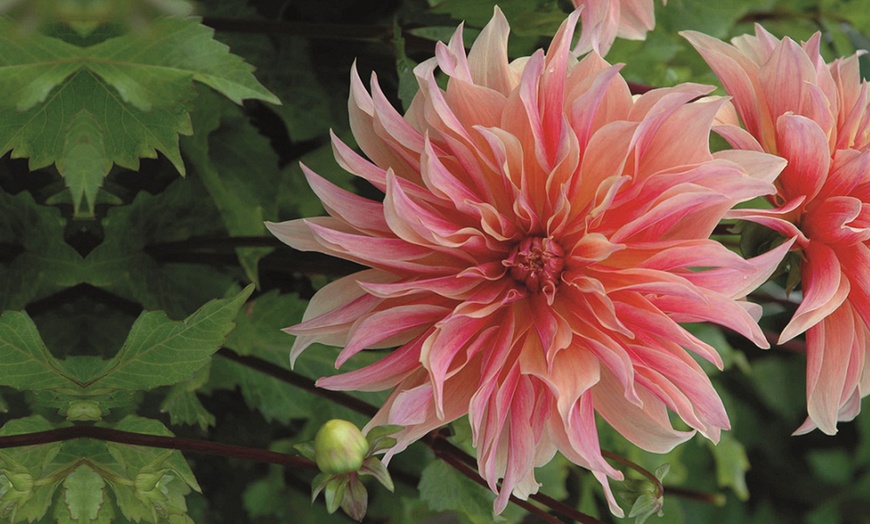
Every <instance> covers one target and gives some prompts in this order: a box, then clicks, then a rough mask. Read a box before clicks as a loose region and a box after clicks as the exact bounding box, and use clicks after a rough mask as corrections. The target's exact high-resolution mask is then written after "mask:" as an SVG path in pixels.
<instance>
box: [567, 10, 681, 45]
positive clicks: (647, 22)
mask: <svg viewBox="0 0 870 524" xmlns="http://www.w3.org/2000/svg"><path fill="white" fill-rule="evenodd" d="M573 2H574V7H582V8H583V10H582V11H581V14H580V23H581V31H580V40H579V41H578V42H577V45H576V46H575V47H574V53H575V54H578V55H581V54H584V53H588V52H589V51H592V50H594V51H595V52H596V53H598V54H600V55H601V56H604V55H606V54H607V52H608V51H610V47H611V46H612V45H613V42H614V41H615V40H616V38H617V37H618V38H625V39H628V40H643V39H644V38H646V34H647V32H648V31H652V30H653V29H654V28H655V26H656V18H655V9H654V7H655V5H654V2H653V0H573ZM666 3H667V0H662V4H666Z"/></svg>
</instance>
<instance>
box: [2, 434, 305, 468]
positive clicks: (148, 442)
mask: <svg viewBox="0 0 870 524" xmlns="http://www.w3.org/2000/svg"><path fill="white" fill-rule="evenodd" d="M79 438H90V439H95V440H103V441H107V442H117V443H119V444H128V445H133V446H148V447H151V448H163V449H174V450H178V451H186V452H192V453H202V454H206V455H218V456H221V457H231V458H239V459H244V460H253V461H256V462H266V463H268V464H279V465H281V466H289V467H293V468H304V469H310V470H312V471H318V469H317V464H315V463H314V462H312V461H310V460H308V459H306V458H304V457H300V456H298V455H286V454H284V453H276V452H274V451H267V450H262V449H256V448H248V447H244V446H236V445H232V444H221V443H219V442H208V441H205V440H196V439H189V438H180V437H165V436H162V435H146V434H143V433H132V432H129V431H120V430H117V429H111V428H104V427H100V426H85V425H79V426H69V427H65V428H58V429H50V430H48V431H39V432H36V433H22V434H20V435H9V436H4V437H0V449H4V448H14V447H20V446H33V445H39V444H49V443H52V442H62V441H66V440H73V439H79Z"/></svg>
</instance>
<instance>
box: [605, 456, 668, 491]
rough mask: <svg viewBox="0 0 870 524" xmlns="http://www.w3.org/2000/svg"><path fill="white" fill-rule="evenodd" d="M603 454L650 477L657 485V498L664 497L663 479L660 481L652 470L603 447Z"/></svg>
mask: <svg viewBox="0 0 870 524" xmlns="http://www.w3.org/2000/svg"><path fill="white" fill-rule="evenodd" d="M601 456H603V457H604V458H607V459H610V460H612V461H614V462H618V463H620V464H622V465H623V466H626V467H628V468H630V469H633V470H635V471H637V472H638V473H640V474H641V475H643V476H644V477H646V478H648V479H649V480H650V482H652V483H653V484H654V485H655V487H656V498H657V499H658V498H662V497H663V496H664V494H665V487H664V486H662V481H660V480H659V479H658V477H656V476H655V475H653V474H652V472H650V471H648V470H647V469H646V468H643V467H641V466H639V465H638V464H635V463H634V462H632V461H630V460H628V459H627V458H625V457H623V456H622V455H617V454H616V453H613V452H611V451H606V450H603V449H602V450H601Z"/></svg>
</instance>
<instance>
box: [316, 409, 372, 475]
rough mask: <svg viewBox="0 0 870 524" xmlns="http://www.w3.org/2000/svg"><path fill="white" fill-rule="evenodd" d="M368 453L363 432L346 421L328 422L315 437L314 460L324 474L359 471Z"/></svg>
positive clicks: (367, 444) (367, 445) (334, 420)
mask: <svg viewBox="0 0 870 524" xmlns="http://www.w3.org/2000/svg"><path fill="white" fill-rule="evenodd" d="M368 451H369V443H368V441H367V440H366V438H365V437H364V436H363V434H362V432H361V431H360V430H359V428H357V427H356V426H355V425H353V424H352V423H350V422H348V421H346V420H340V419H332V420H330V421H328V422H327V423H326V424H324V425H323V426H322V427H321V428H320V430H318V431H317V435H316V436H315V437H314V460H315V462H317V467H318V468H320V471H322V472H324V473H339V474H341V473H350V472H352V471H359V469H360V467H362V463H363V461H364V460H365V458H366V455H367V454H368Z"/></svg>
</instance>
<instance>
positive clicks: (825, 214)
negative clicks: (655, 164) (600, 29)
mask: <svg viewBox="0 0 870 524" xmlns="http://www.w3.org/2000/svg"><path fill="white" fill-rule="evenodd" d="M685 36H686V38H688V39H689V41H690V42H691V43H692V44H693V45H694V46H695V48H696V49H697V50H698V51H699V52H700V53H701V55H702V56H703V57H704V58H705V59H706V60H707V63H709V64H710V67H711V68H712V69H713V71H714V72H715V73H716V74H717V75H718V76H719V79H720V80H721V81H722V84H723V85H724V86H725V90H726V91H728V93H729V94H730V95H731V96H732V97H733V103H734V108H736V113H735V111H733V110H732V111H731V117H729V118H725V119H724V121H725V124H724V125H722V126H717V128H716V131H717V132H719V133H720V134H721V135H722V136H724V137H725V138H726V139H727V140H728V141H729V142H730V143H731V145H732V146H733V147H735V148H738V149H744V150H749V151H767V152H770V153H774V154H776V155H779V156H781V157H783V158H785V159H786V160H788V166H787V167H786V168H785V170H784V171H783V172H782V175H781V176H780V177H779V179H778V180H777V182H776V185H777V193H776V194H775V195H773V196H772V197H771V198H770V201H771V203H772V204H773V205H774V207H775V209H774V210H768V211H759V210H756V211H750V210H742V211H741V212H739V213H733V214H732V215H733V216H736V217H742V218H746V219H749V220H754V221H756V222H759V223H761V224H765V225H767V226H769V227H771V228H773V229H775V230H777V231H779V232H780V233H782V234H783V235H785V236H786V237H795V238H797V243H796V244H795V245H796V246H797V247H798V248H799V249H800V251H801V288H802V291H803V299H802V301H801V304H800V306H799V307H798V309H797V311H796V312H795V315H794V316H793V317H792V319H791V322H790V323H789V324H788V325H787V326H786V327H785V329H784V330H783V332H782V336H781V337H780V339H779V342H780V343H783V342H785V341H787V340H789V339H791V338H793V337H795V336H797V335H799V334H801V333H803V332H805V331H806V339H807V411H808V414H809V417H808V418H807V420H806V422H805V423H804V424H803V425H802V426H801V427H800V428H799V429H798V430H797V432H796V433H805V432H808V431H811V430H812V429H814V428H816V427H818V428H820V429H821V430H822V431H823V432H825V433H827V434H829V435H832V434H834V433H836V432H837V421H838V420H851V419H853V418H854V417H855V416H856V415H857V414H858V412H859V411H860V409H861V398H862V397H863V396H865V395H867V393H868V391H870V372H867V369H868V368H867V366H868V365H870V359H868V358H867V343H868V341H870V333H868V324H870V274H868V268H870V229H868V226H870V111H868V106H870V92H868V88H867V84H866V83H864V82H862V81H861V79H860V78H861V77H860V75H859V73H858V57H857V56H852V57H849V58H845V59H839V60H836V61H834V62H832V63H830V64H826V63H825V61H824V59H823V58H822V57H821V55H820V54H819V42H820V39H821V35H820V34H819V33H816V34H815V35H813V37H812V38H811V39H810V40H809V41H808V42H806V43H805V44H803V45H798V44H797V43H795V42H794V41H792V40H790V39H788V38H785V39H783V40H779V39H777V38H775V37H774V36H773V35H771V34H770V33H768V32H767V31H765V30H764V29H763V28H762V27H761V26H756V31H755V36H748V35H745V36H742V37H738V38H735V39H734V40H733V43H734V45H733V46H731V45H728V44H726V43H723V42H720V41H719V40H716V39H714V38H711V37H709V36H706V35H703V34H700V33H695V32H687V33H686V34H685ZM737 115H739V117H740V120H742V122H743V125H744V127H745V130H744V129H741V128H740V127H738V122H737Z"/></svg>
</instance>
